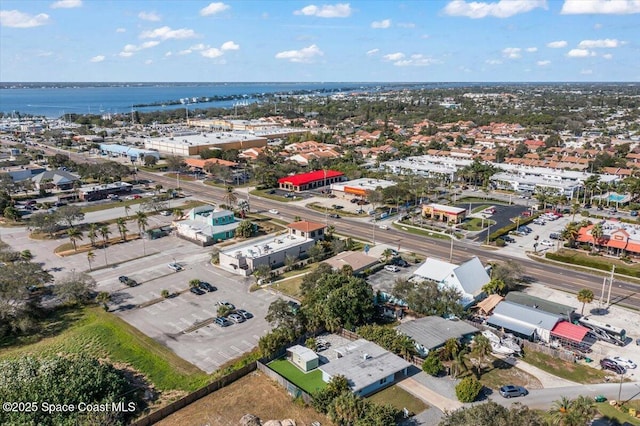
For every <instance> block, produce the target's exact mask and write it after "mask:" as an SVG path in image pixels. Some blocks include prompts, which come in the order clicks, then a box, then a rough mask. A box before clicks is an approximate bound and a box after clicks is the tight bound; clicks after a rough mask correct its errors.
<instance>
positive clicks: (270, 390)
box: [156, 371, 332, 426]
mask: <svg viewBox="0 0 640 426" xmlns="http://www.w3.org/2000/svg"><path fill="white" fill-rule="evenodd" d="M248 413H250V414H254V415H256V416H258V417H259V418H260V419H261V420H262V421H263V422H265V421H267V420H275V419H278V420H282V419H294V420H295V421H296V424H297V425H311V424H312V423H313V422H314V421H317V422H320V424H322V425H332V423H331V422H330V421H329V419H328V418H327V417H326V416H324V415H322V414H318V413H317V412H316V411H315V410H314V409H313V408H311V407H305V406H303V405H302V403H298V402H297V401H296V402H294V401H293V399H292V398H291V397H290V396H289V395H288V394H287V392H286V391H285V390H284V389H283V388H281V387H280V386H279V385H278V384H277V383H275V382H274V381H272V380H270V379H269V378H267V377H266V376H265V375H264V374H262V373H260V372H259V371H254V372H252V373H249V374H248V375H246V376H245V377H243V378H241V379H239V380H237V381H235V382H233V383H232V384H230V385H229V386H226V387H224V388H222V389H220V390H219V391H217V392H214V393H212V394H209V395H207V396H205V397H204V398H202V399H199V400H198V401H196V402H194V403H193V404H191V405H189V406H187V407H185V408H183V409H182V410H180V411H178V412H176V413H173V414H172V415H170V416H169V417H167V418H166V419H164V420H162V421H160V422H158V423H156V424H157V425H159V426H180V425H185V426H186V425H189V426H191V425H203V424H208V425H211V426H214V425H218V426H231V425H233V426H235V425H237V424H238V423H239V421H240V419H241V418H242V416H244V415H245V414H248Z"/></svg>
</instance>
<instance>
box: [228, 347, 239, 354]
mask: <svg viewBox="0 0 640 426" xmlns="http://www.w3.org/2000/svg"><path fill="white" fill-rule="evenodd" d="M229 347H230V348H231V349H233V350H234V351H236V352H238V353H239V354H241V353H242V351H241V350H240V349H238V348H236V347H235V346H229Z"/></svg>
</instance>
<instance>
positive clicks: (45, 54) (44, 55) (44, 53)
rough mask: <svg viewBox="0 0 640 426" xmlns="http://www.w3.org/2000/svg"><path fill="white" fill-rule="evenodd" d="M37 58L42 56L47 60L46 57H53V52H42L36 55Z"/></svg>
mask: <svg viewBox="0 0 640 426" xmlns="http://www.w3.org/2000/svg"><path fill="white" fill-rule="evenodd" d="M36 56H40V57H42V58H46V57H48V56H53V52H51V51H46V52H42V51H41V52H38V53H37V54H36Z"/></svg>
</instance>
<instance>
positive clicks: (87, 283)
mask: <svg viewBox="0 0 640 426" xmlns="http://www.w3.org/2000/svg"><path fill="white" fill-rule="evenodd" d="M95 287H96V280H94V279H93V277H92V276H91V275H89V274H86V273H84V272H75V271H72V272H71V273H69V274H67V275H65V276H64V277H62V278H60V279H59V280H58V281H56V284H55V286H54V293H55V295H56V296H57V297H58V298H59V299H60V300H61V301H62V302H64V303H70V304H72V305H74V304H79V303H86V302H88V301H89V300H90V299H91V295H92V294H93V289H94V288H95Z"/></svg>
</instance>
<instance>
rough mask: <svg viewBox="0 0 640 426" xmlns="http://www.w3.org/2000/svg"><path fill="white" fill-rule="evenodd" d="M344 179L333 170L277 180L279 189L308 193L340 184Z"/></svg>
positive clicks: (341, 174) (317, 171) (342, 174)
mask: <svg viewBox="0 0 640 426" xmlns="http://www.w3.org/2000/svg"><path fill="white" fill-rule="evenodd" d="M342 179H344V173H342V172H338V171H335V170H315V171H313V172H309V173H300V174H297V175H291V176H285V177H282V178H280V179H278V185H279V186H280V189H284V190H287V191H294V192H300V191H308V190H310V189H315V188H321V187H323V186H327V185H331V184H333V183H336V182H340V181H342Z"/></svg>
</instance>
